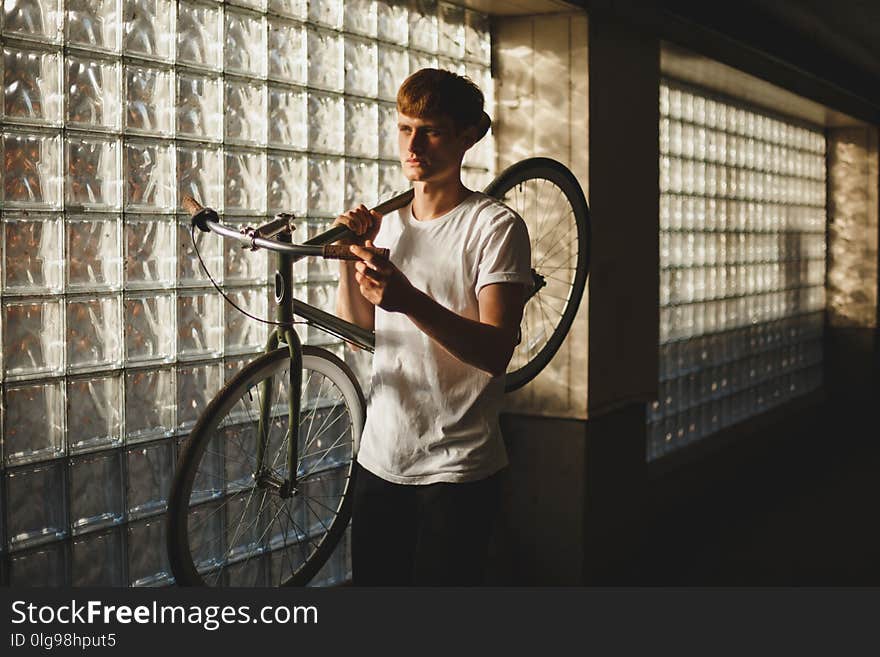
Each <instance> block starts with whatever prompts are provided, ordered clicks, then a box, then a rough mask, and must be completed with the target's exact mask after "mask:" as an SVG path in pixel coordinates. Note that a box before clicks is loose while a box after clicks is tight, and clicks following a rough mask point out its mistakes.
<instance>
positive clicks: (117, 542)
mask: <svg viewBox="0 0 880 657" xmlns="http://www.w3.org/2000/svg"><path fill="white" fill-rule="evenodd" d="M72 552H73V557H72V559H73V565H72V569H71V570H72V578H73V586H77V587H78V586H125V585H126V584H127V582H126V581H125V556H124V555H125V552H124V549H123V538H122V531H121V530H120V529H114V530H111V531H108V532H101V533H97V534H90V535H88V536H82V537H80V538H77V539H75V540H74V541H73V547H72Z"/></svg>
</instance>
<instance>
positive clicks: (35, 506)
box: [6, 461, 67, 550]
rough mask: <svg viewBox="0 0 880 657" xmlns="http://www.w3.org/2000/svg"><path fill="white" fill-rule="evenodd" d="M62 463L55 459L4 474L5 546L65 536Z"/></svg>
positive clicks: (58, 538) (35, 542)
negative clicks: (7, 541)
mask: <svg viewBox="0 0 880 657" xmlns="http://www.w3.org/2000/svg"><path fill="white" fill-rule="evenodd" d="M65 498H66V495H65V485H64V465H63V463H61V462H59V461H56V462H50V463H44V464H40V465H37V466H31V467H25V468H19V469H16V470H9V471H8V472H7V473H6V504H7V506H6V513H7V534H8V540H9V546H10V548H11V549H13V550H17V549H21V548H24V547H28V546H31V545H36V544H40V543H47V542H50V541H57V540H60V539H62V538H64V537H65V536H66V535H67V500H66V499H65Z"/></svg>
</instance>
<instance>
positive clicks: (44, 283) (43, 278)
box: [2, 212, 63, 294]
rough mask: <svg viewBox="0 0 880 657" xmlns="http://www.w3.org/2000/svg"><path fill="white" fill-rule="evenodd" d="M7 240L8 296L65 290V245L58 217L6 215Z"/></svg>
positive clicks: (5, 272) (5, 277) (5, 283)
mask: <svg viewBox="0 0 880 657" xmlns="http://www.w3.org/2000/svg"><path fill="white" fill-rule="evenodd" d="M3 238H4V242H5V249H4V252H3V256H4V257H3V269H2V273H3V289H4V290H5V292H6V293H7V294H9V293H40V292H42V293H45V292H58V291H60V290H61V288H62V285H63V269H62V263H63V261H62V258H61V251H62V244H63V243H62V239H61V221H60V220H59V219H58V218H57V216H55V215H32V214H27V215H16V214H12V213H10V212H5V213H4V217H3Z"/></svg>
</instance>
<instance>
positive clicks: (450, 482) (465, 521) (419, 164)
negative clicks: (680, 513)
mask: <svg viewBox="0 0 880 657" xmlns="http://www.w3.org/2000/svg"><path fill="white" fill-rule="evenodd" d="M397 110H398V134H399V138H398V141H399V147H400V161H401V164H402V166H403V172H404V175H405V176H406V178H407V179H408V180H410V181H411V183H412V186H413V189H414V192H415V195H414V198H413V201H412V203H411V204H410V205H409V206H407V207H405V208H403V209H401V210H400V211H398V212H395V213H392V214H389V215H388V216H387V217H384V218H383V217H381V216H380V215H378V214H374V213H371V212H370V211H369V210H368V209H367V208H366V207H365V206H364V205H360V206H359V207H357V208H355V209H353V210H351V211H349V212H347V213H345V214H343V215H341V216H340V217H339V218H338V219H337V220H336V222H337V223H342V224H345V225H347V226H348V227H350V228H351V229H352V230H353V231H354V232H355V233H356V234H357V235H358V236H359V241H360V242H361V244H356V245H352V246H351V251H352V252H353V253H354V254H356V255H357V256H358V257H359V258H360V259H361V260H360V261H358V262H356V263H352V262H343V264H342V265H341V267H342V269H341V275H340V281H339V296H338V299H337V312H338V314H339V315H340V316H342V317H344V318H347V319H348V320H349V321H352V322H354V323H356V324H358V325H360V326H363V327H365V328H369V329H375V332H376V351H375V355H374V357H373V373H372V390H371V394H370V400H369V405H368V409H367V423H366V427H365V428H364V434H363V437H362V438H361V443H360V451H359V453H358V459H357V460H358V473H357V478H356V482H355V491H354V507H353V512H352V567H353V576H354V583H355V584H356V585H473V584H479V583H481V581H482V576H483V569H484V566H485V561H486V552H487V548H488V541H489V535H490V530H491V521H492V519H493V517H494V515H495V513H496V510H497V507H498V502H499V485H500V480H499V476H498V474H499V471H500V470H501V469H502V468H504V467H505V466H506V465H507V455H506V453H505V449H504V443H503V441H502V437H501V433H500V430H499V426H498V409H499V406H500V403H501V397H502V395H503V392H504V373H505V371H506V368H507V364H508V362H509V361H510V358H511V355H512V353H513V349H514V347H515V346H516V344H517V342H518V341H519V324H520V320H521V319H522V312H523V303H524V298H525V292H526V290H527V286H529V285H531V276H530V258H531V254H530V249H529V238H528V233H527V230H526V226H525V223H524V222H523V220H522V219H521V218H520V217H519V216H517V215H516V214H515V213H514V212H513V211H511V210H510V209H509V208H507V207H506V206H505V205H503V204H501V203H500V202H498V201H496V200H494V199H492V198H490V197H488V196H486V195H485V194H482V193H479V192H474V191H471V190H470V189H468V188H467V187H465V186H464V185H463V184H462V182H461V163H462V158H463V157H464V154H465V152H466V151H467V150H468V149H469V148H470V147H471V146H473V145H474V144H475V143H476V142H477V141H479V139H480V138H482V137H483V135H484V134H485V133H486V131H487V130H488V128H489V117H488V115H486V114H485V112H484V111H483V94H482V92H481V91H480V90H479V88H478V87H477V86H476V85H474V84H473V83H472V82H471V81H470V80H468V79H467V78H464V77H461V76H458V75H456V74H454V73H450V72H448V71H442V70H437V69H422V70H420V71H418V72H416V73H414V74H413V75H411V76H410V77H409V78H407V79H406V81H404V83H403V85H402V86H401V87H400V91H399V92H398V95H397ZM374 247H385V248H389V249H390V250H391V256H390V260H388V259H384V258H381V257H380V256H379V255H377V252H376V248H374Z"/></svg>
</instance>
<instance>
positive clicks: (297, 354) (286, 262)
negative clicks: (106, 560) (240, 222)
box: [167, 158, 590, 586]
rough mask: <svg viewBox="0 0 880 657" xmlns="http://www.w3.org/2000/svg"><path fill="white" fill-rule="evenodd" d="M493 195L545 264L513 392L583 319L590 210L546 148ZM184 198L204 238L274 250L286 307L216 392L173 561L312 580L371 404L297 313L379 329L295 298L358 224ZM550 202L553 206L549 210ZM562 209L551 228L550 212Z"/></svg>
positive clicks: (192, 572) (198, 434)
mask: <svg viewBox="0 0 880 657" xmlns="http://www.w3.org/2000/svg"><path fill="white" fill-rule="evenodd" d="M486 193H488V194H490V195H492V196H494V197H496V198H499V199H501V200H502V201H504V202H505V203H507V204H508V205H510V206H511V207H512V208H513V209H514V210H515V211H517V212H518V213H519V214H520V216H522V217H523V218H524V219H525V220H526V222H527V224H528V225H529V231H530V239H531V243H532V262H533V264H534V265H535V266H534V267H533V268H532V276H533V280H534V286H533V289H532V291H531V294H530V296H529V299H528V300H527V303H526V310H525V312H524V315H523V324H522V325H521V337H522V339H521V342H520V345H519V346H518V347H517V352H516V353H515V354H514V357H513V359H512V360H511V366H510V367H509V368H508V374H507V382H506V386H505V388H506V390H508V391H510V390H514V389H516V388H519V387H521V386H522V385H525V383H527V382H528V381H530V380H531V379H533V378H534V377H535V376H536V375H537V374H538V373H539V372H540V371H541V369H543V367H544V366H546V364H547V363H548V362H549V361H550V359H551V358H552V357H553V355H554V354H555V353H556V351H557V350H558V349H559V346H560V345H561V344H562V341H563V339H564V338H565V335H566V333H567V332H568V330H569V328H570V326H571V323H572V322H573V321H574V317H575V313H576V312H577V307H578V303H579V301H580V297H581V296H582V293H583V289H584V286H585V283H586V278H587V274H588V270H589V234H590V222H589V208H588V206H587V203H586V199H585V198H584V195H583V192H582V191H581V188H580V186H579V185H578V183H577V180H576V179H575V178H574V176H573V175H572V174H571V172H570V171H568V169H567V168H565V167H564V166H563V165H562V164H560V163H559V162H556V161H554V160H550V159H547V158H531V159H528V160H523V161H522V162H518V163H517V164H514V165H513V166H511V167H509V168H508V169H506V170H505V171H504V172H502V173H501V174H500V175H499V176H498V177H497V178H496V179H495V180H494V181H492V183H490V185H489V186H488V187H487V188H486ZM412 195H413V192H412V190H409V191H407V192H404V193H403V194H400V195H398V196H395V197H394V198H392V199H390V200H388V201H386V202H384V203H382V204H380V205H379V206H377V207H376V208H374V209H375V210H376V211H378V212H380V213H382V214H386V213H388V212H392V211H393V210H395V209H398V208H400V207H402V206H404V205H406V204H408V203H409V202H410V201H411V200H412ZM551 199H552V200H551ZM560 202H561V203H562V206H561V208H560ZM184 205H185V208H186V209H187V210H188V211H189V212H190V214H191V215H192V222H193V228H192V232H193V239H194V238H195V230H196V228H198V229H199V230H202V231H212V232H215V233H217V234H219V235H221V236H223V237H226V238H229V239H235V240H238V241H240V242H242V243H243V245H244V246H246V247H249V248H251V249H254V250H255V249H259V248H263V249H268V250H271V251H274V252H275V254H276V256H275V260H276V262H275V264H276V271H275V302H276V306H277V307H276V313H275V315H276V319H275V321H274V322H269V323H271V324H274V325H275V326H276V328H275V330H273V331H272V332H271V334H270V337H269V340H268V343H267V345H266V352H265V353H264V354H263V355H261V356H259V357H257V358H256V359H255V360H254V361H252V362H251V363H249V364H248V365H246V366H245V367H244V368H243V369H242V370H241V371H240V372H238V373H237V374H236V375H235V376H234V377H233V378H232V379H231V380H230V381H229V382H228V383H227V384H226V385H225V386H224V387H223V388H222V389H221V390H220V392H219V393H217V395H216V396H215V397H214V398H213V399H212V400H211V402H210V403H209V404H208V406H207V407H206V409H205V411H204V412H203V413H202V415H201V416H200V418H199V420H198V422H197V423H196V425H195V427H194V428H193V430H192V432H191V434H190V437H189V439H188V441H187V442H186V445H185V447H184V449H183V451H182V453H181V457H180V462H179V465H178V468H177V471H176V472H175V476H174V481H173V484H172V489H171V493H170V496H169V502H168V526H167V529H168V532H167V547H168V554H169V561H170V565H171V569H172V572H173V574H174V577H175V579H176V581H177V583H178V584H180V585H231V586H236V585H248V586H258V585H273V586H283V585H304V584H307V583H308V582H310V581H311V580H312V578H313V577H314V576H315V574H317V573H318V571H319V570H320V569H321V567H322V566H323V565H324V563H325V562H326V561H327V559H328V558H329V556H330V554H331V553H332V552H333V550H334V548H335V547H336V545H337V543H338V542H339V540H340V539H341V537H342V535H343V533H344V532H345V529H346V527H347V525H348V521H349V519H350V515H351V509H350V504H351V495H350V494H349V492H350V491H351V490H352V486H353V481H354V479H353V477H354V470H353V464H354V459H355V456H356V454H357V447H358V440H359V439H360V433H361V430H362V429H363V426H364V420H365V416H366V404H365V400H364V395H363V393H362V391H361V388H360V386H359V384H358V382H357V379H356V378H355V376H354V374H353V373H352V371H351V370H350V369H349V368H348V366H347V365H346V364H345V363H344V362H343V361H342V360H340V359H339V358H338V357H337V356H336V355H334V354H333V353H331V352H329V351H327V350H326V349H322V348H319V347H314V346H309V345H302V344H301V342H300V339H299V337H298V336H297V333H296V331H295V330H294V328H293V323H294V316H298V317H301V318H302V320H304V322H305V323H307V324H310V325H312V326H316V327H318V328H320V329H322V330H324V331H326V332H328V333H330V334H331V335H333V336H335V337H337V338H339V339H341V340H343V341H345V342H348V343H351V344H353V345H355V346H357V347H359V348H361V349H366V350H368V351H372V350H373V347H374V335H373V333H372V331H368V330H365V329H363V328H361V327H359V326H356V325H354V324H351V323H349V322H346V321H344V320H342V319H340V318H338V317H336V316H335V315H332V314H330V313H327V312H324V311H322V310H320V309H318V308H315V307H313V306H310V305H309V304H306V303H304V302H302V301H299V300H297V299H294V298H293V294H292V293H293V275H292V271H293V263H294V262H295V261H296V260H299V259H301V258H303V257H324V258H345V259H356V258H355V256H353V255H351V254H350V252H349V250H348V246H346V245H337V244H333V242H335V241H337V240H339V239H342V238H345V237H351V233H350V231H348V229H347V228H345V227H344V226H335V227H333V228H331V229H330V230H328V231H326V232H324V233H322V234H320V235H317V236H316V237H314V238H312V239H311V240H308V241H306V242H304V243H302V244H294V243H293V242H292V232H293V230H294V228H295V225H294V224H293V219H294V217H293V215H289V214H279V215H276V217H275V218H274V219H273V220H272V221H269V222H268V223H266V224H264V225H262V226H258V227H256V228H251V227H247V228H245V229H242V230H236V229H232V228H229V227H226V226H223V225H222V224H221V223H220V222H219V217H218V215H217V214H216V212H214V211H213V210H211V209H210V208H203V207H201V206H200V205H199V204H198V203H196V202H195V201H194V200H192V199H186V200H185V202H184ZM538 208H543V209H546V212H545V213H544V214H542V215H538V214H537V213H536V212H535V211H536V210H537V209H538ZM557 209H559V210H560V211H559V212H558V213H557V214H558V218H557V220H556V221H555V222H554V223H552V225H551V224H550V223H548V222H550V221H552V219H546V217H545V215H546V214H549V213H551V211H555V210H557ZM560 225H561V226H562V231H561V232H559V231H557V228H558V226H560ZM542 228H543V230H542ZM548 228H552V231H551V232H550V233H548V232H547V229H548ZM548 235H552V236H553V237H551V238H549V239H548ZM194 242H195V239H194ZM542 244H543V248H542ZM217 289H218V291H220V292H221V294H222V290H220V288H219V287H218V288H217ZM224 296H225V295H224ZM227 300H228V299H227ZM230 303H231V301H230ZM233 305H234V304H233ZM290 418H298V421H297V422H293V423H291V422H290Z"/></svg>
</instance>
